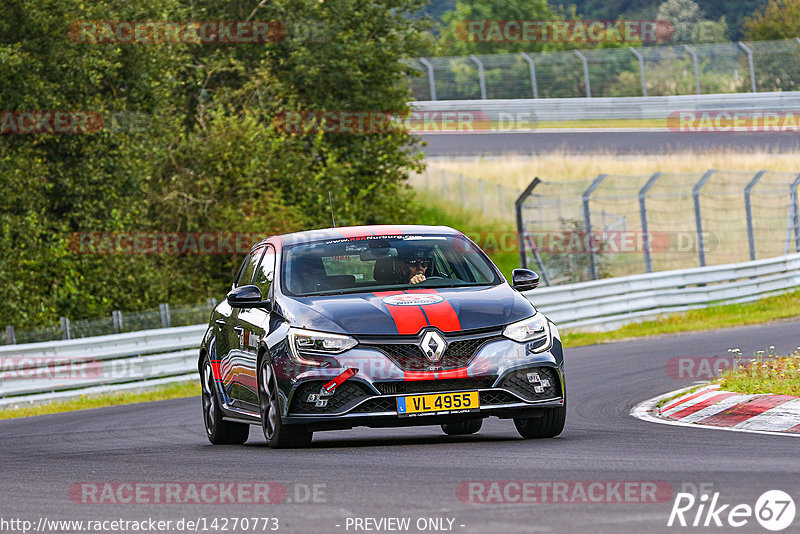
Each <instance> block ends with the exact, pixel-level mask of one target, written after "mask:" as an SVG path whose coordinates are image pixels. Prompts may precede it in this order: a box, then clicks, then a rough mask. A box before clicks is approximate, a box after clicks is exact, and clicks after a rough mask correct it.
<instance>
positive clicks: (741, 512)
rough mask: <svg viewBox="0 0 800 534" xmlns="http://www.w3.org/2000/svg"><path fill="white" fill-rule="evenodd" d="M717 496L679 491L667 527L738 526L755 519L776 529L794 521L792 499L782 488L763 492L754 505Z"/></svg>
mask: <svg viewBox="0 0 800 534" xmlns="http://www.w3.org/2000/svg"><path fill="white" fill-rule="evenodd" d="M719 495H720V494H719V492H714V493H713V494H712V495H709V494H708V493H704V494H702V495H700V496H699V497H695V495H693V494H692V493H678V494H677V495H676V496H675V502H674V504H673V505H672V511H671V512H670V514H669V520H668V521H667V526H668V527H671V526H681V527H687V526H691V527H728V528H739V527H743V526H745V525H748V524H752V523H751V521H752V519H753V518H755V520H756V521H757V522H758V523H759V524H760V525H761V526H762V527H764V528H765V529H767V530H771V531H773V532H777V531H780V530H784V529H785V528H786V527H788V526H789V525H791V524H792V522H793V521H794V517H795V505H794V500H793V499H792V497H791V496H790V495H789V494H788V493H786V492H784V491H781V490H770V491H766V492H764V493H763V494H762V495H761V496H760V497H759V498H758V499H757V500H756V503H755V506H750V505H749V504H745V503H742V504H736V505H732V504H730V503H726V504H723V503H721V502H720V498H719Z"/></svg>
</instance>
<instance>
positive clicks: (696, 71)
mask: <svg viewBox="0 0 800 534" xmlns="http://www.w3.org/2000/svg"><path fill="white" fill-rule="evenodd" d="M683 48H685V49H686V50H687V51H688V52H689V54H691V56H692V62H693V63H694V81H695V84H696V85H697V94H698V95H699V94H702V93H701V92H700V63H699V62H698V61H697V52H695V51H694V48H692V47H691V46H689V45H688V44H685V45H683Z"/></svg>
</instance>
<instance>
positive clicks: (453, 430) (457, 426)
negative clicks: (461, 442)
mask: <svg viewBox="0 0 800 534" xmlns="http://www.w3.org/2000/svg"><path fill="white" fill-rule="evenodd" d="M481 426H483V419H480V418H476V419H465V420H463V421H458V422H456V423H445V424H443V425H442V432H444V433H445V434H447V435H448V436H465V435H468V434H475V433H476V432H478V431H479V430H480V429H481Z"/></svg>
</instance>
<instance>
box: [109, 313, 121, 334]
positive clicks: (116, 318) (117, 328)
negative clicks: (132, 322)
mask: <svg viewBox="0 0 800 534" xmlns="http://www.w3.org/2000/svg"><path fill="white" fill-rule="evenodd" d="M111 322H112V323H113V324H114V332H115V333H120V332H122V312H121V311H119V310H114V311H112V312H111Z"/></svg>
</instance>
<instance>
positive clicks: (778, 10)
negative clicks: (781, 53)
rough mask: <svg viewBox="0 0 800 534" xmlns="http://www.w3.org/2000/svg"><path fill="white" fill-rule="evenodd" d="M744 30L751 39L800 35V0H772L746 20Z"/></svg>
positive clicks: (787, 37) (758, 39) (771, 38)
mask: <svg viewBox="0 0 800 534" xmlns="http://www.w3.org/2000/svg"><path fill="white" fill-rule="evenodd" d="M744 32H745V36H746V38H747V39H748V40H750V41H766V40H776V39H794V38H796V37H798V36H800V0H770V2H769V4H767V6H766V7H764V8H763V9H761V10H759V11H756V12H755V13H754V14H753V16H752V17H749V18H748V19H747V20H746V22H745V24H744ZM795 65H796V63H795Z"/></svg>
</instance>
